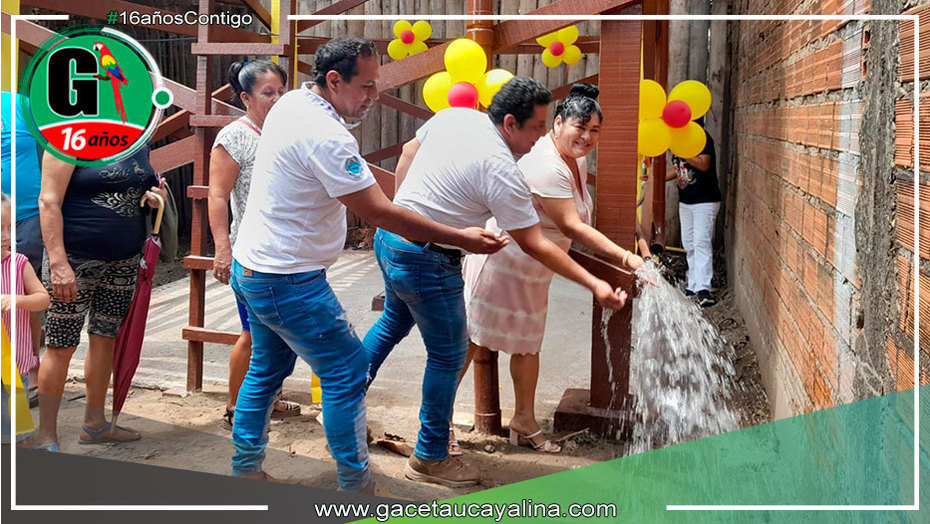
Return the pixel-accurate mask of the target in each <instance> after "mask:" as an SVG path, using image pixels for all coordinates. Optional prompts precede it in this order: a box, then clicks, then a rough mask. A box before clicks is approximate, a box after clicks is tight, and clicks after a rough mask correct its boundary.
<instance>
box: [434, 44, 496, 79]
mask: <svg viewBox="0 0 930 524" xmlns="http://www.w3.org/2000/svg"><path fill="white" fill-rule="evenodd" d="M444 62H445V64H446V71H448V72H449V74H450V75H452V81H453V82H454V83H459V82H468V83H469V84H477V83H478V81H479V80H481V76H482V75H484V70H485V69H487V66H488V57H487V55H486V54H484V49H481V46H480V45H478V43H477V42H475V41H474V40H469V39H467V38H459V39H458V40H454V41H453V42H452V43H451V44H449V47H447V48H446V54H445V56H444Z"/></svg>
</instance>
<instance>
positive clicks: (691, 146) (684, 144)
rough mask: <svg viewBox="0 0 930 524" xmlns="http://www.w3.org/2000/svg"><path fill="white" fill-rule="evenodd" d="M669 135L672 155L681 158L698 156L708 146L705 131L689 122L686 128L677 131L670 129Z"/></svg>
mask: <svg viewBox="0 0 930 524" xmlns="http://www.w3.org/2000/svg"><path fill="white" fill-rule="evenodd" d="M669 135H670V137H671V142H670V143H669V146H670V148H671V150H672V154H673V155H675V156H677V157H680V158H691V157H695V156H698V155H700V154H701V151H703V150H704V146H705V145H707V135H706V134H704V129H703V128H701V126H699V125H697V124H695V123H694V122H688V125H686V126H685V127H680V128H677V129H673V128H669Z"/></svg>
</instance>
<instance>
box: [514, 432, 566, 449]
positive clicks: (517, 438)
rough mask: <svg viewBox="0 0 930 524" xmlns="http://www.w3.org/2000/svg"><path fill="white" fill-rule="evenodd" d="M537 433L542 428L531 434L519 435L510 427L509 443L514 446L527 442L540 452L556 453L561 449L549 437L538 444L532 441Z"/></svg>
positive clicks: (539, 433) (523, 444)
mask: <svg viewBox="0 0 930 524" xmlns="http://www.w3.org/2000/svg"><path fill="white" fill-rule="evenodd" d="M539 435H542V430H539V431H537V432H536V433H533V434H531V435H521V434H520V433H517V432H516V431H515V430H513V429H511V430H510V444H511V445H514V446H525V445H527V444H529V445H530V447H532V448H533V449H535V450H536V451H539V452H540V453H558V452H560V451H562V446H560V445H558V444H555V443H553V442H552V441H551V440H549V439H546V440H544V441H542V442H540V443H539V444H536V443H535V442H533V438H534V437H538V436H539ZM520 439H523V440H522V441H521V440H520Z"/></svg>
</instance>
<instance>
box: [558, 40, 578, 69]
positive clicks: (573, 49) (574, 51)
mask: <svg viewBox="0 0 930 524" xmlns="http://www.w3.org/2000/svg"><path fill="white" fill-rule="evenodd" d="M562 60H564V61H565V63H566V64H568V65H575V64H577V63H578V61H579V60H581V49H580V48H579V47H578V46H576V45H574V44H573V45H567V46H565V52H564V53H562Z"/></svg>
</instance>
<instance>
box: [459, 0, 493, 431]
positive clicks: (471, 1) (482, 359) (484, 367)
mask: <svg viewBox="0 0 930 524" xmlns="http://www.w3.org/2000/svg"><path fill="white" fill-rule="evenodd" d="M492 13H493V3H492V1H491V0H468V14H469V15H490V14H492ZM492 25H493V22H492V21H490V20H468V21H467V22H466V30H465V36H466V38H469V39H471V40H474V41H475V42H478V44H480V45H481V47H482V48H483V49H484V52H485V54H487V57H488V67H489V68H490V66H491V60H492V55H491V52H492V51H493V49H494V30H493V29H492ZM473 358H474V362H473V364H472V369H473V370H474V374H475V428H476V429H477V430H478V431H481V432H483V433H489V434H492V435H499V434H500V433H501V431H502V427H501V402H500V387H499V385H498V368H497V352H496V351H490V350H488V349H485V348H479V349H478V350H477V351H475V354H474V355H473Z"/></svg>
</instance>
